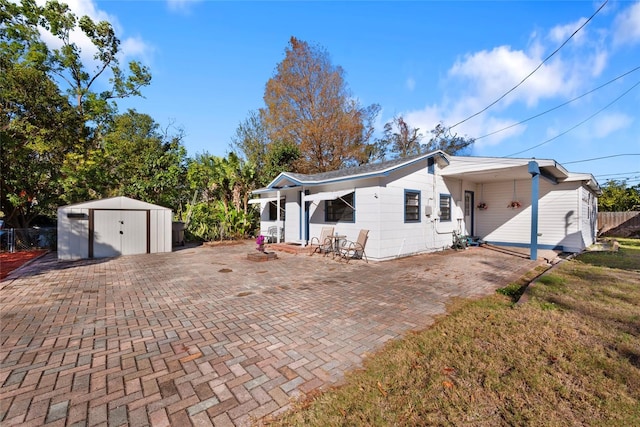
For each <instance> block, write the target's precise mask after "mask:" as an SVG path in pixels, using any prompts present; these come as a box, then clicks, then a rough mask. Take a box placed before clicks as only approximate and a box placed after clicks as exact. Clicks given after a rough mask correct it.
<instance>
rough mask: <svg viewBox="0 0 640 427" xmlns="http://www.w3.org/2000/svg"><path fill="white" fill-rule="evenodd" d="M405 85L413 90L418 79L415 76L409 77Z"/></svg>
mask: <svg viewBox="0 0 640 427" xmlns="http://www.w3.org/2000/svg"><path fill="white" fill-rule="evenodd" d="M405 85H406V86H407V89H409V91H410V92H413V90H414V89H415V88H416V81H415V79H414V78H413V77H409V78H408V79H407V81H406V82H405Z"/></svg>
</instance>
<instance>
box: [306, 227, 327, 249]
mask: <svg viewBox="0 0 640 427" xmlns="http://www.w3.org/2000/svg"><path fill="white" fill-rule="evenodd" d="M332 235H333V227H322V230H320V236H318V237H315V236H314V237H312V238H311V241H310V242H309V248H310V253H309V255H313V254H315V253H316V252H317V253H320V254H325V255H326V254H328V253H330V252H333V239H332V238H331V236H332Z"/></svg>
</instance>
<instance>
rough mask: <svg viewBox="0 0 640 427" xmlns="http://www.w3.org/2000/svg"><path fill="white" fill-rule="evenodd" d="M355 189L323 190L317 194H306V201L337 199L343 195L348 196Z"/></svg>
mask: <svg viewBox="0 0 640 427" xmlns="http://www.w3.org/2000/svg"><path fill="white" fill-rule="evenodd" d="M354 191H356V190H354V189H350V190H341V191H323V192H320V193H315V194H306V195H305V196H304V200H305V202H318V201H320V200H335V199H338V198H340V197H342V196H346V195H347V194H349V193H353V192H354Z"/></svg>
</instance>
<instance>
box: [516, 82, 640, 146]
mask: <svg viewBox="0 0 640 427" xmlns="http://www.w3.org/2000/svg"><path fill="white" fill-rule="evenodd" d="M638 85H640V81H638V82H636V84H634V85H633V86H631V87H630V88H629V89H627V90H626V91H624V92H623V93H622V94H621V95H620V96H618V97H617V98H616V99H614V100H613V101H611V102H610V103H608V104H607V105H605V106H604V107H602V108H601V109H599V110H598V111H596V112H595V113H593V114H592V115H590V116H589V117H587V118H586V119H584V120H583V121H581V122H580V123H578V124H576V125H575V126H572V127H570V128H569V129H567V130H566V131H564V132H561V133H559V134H558V135H556V136H554V137H553V138H549V139H547V140H546V141H544V142H541V143H540V144H538V145H534V146H533V147H530V148H527V149H526V150H522V151H518V152H517V153H513V154H509V155H508V156H505V157H511V156H515V155H518V154H522V153H525V152H527V151H531V150H533V149H534V148H538V147H540V146H542V145H545V144H547V143H549V142H551V141H553V140H554V139H558V138H560V137H561V136H563V135H566V134H568V133H569V132H571V131H572V130H574V129H575V128H577V127H578V126H582V125H583V124H585V123H586V122H588V121H589V120H591V119H592V118H594V117H595V116H597V115H598V114H600V113H602V112H603V111H604V110H606V109H607V108H609V107H610V106H612V105H613V104H614V103H616V102H617V101H618V100H620V98H622V97H623V96H625V95H626V94H628V93H629V92H631V91H632V90H633V89H635V88H636V86H638Z"/></svg>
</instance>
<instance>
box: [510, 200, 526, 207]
mask: <svg viewBox="0 0 640 427" xmlns="http://www.w3.org/2000/svg"><path fill="white" fill-rule="evenodd" d="M521 206H522V203H520V202H519V201H517V200H513V201H511V202H509V204H508V205H507V207H508V208H511V209H518V208H519V207H521Z"/></svg>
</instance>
